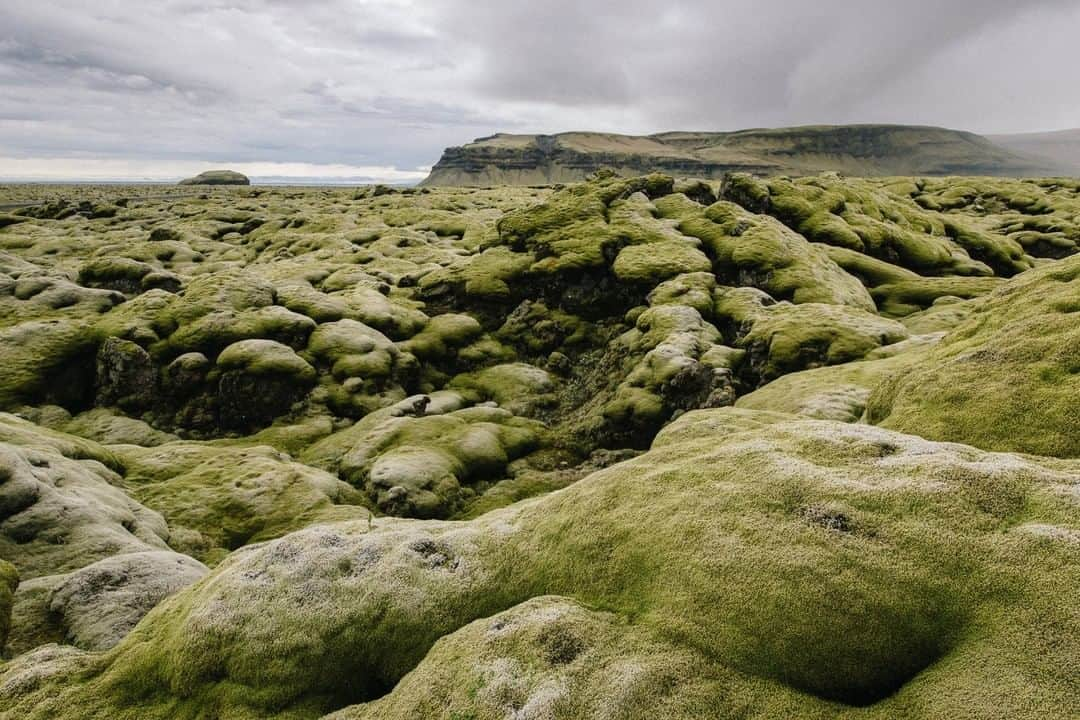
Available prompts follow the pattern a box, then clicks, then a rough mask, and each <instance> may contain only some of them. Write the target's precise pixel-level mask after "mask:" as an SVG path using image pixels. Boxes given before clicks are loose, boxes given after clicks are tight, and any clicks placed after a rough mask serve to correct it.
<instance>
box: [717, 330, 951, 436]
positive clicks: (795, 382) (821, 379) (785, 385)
mask: <svg viewBox="0 0 1080 720" xmlns="http://www.w3.org/2000/svg"><path fill="white" fill-rule="evenodd" d="M940 339H941V333H939V334H937V335H931V336H924V337H922V338H918V339H916V338H912V341H903V342H900V343H897V344H896V347H898V346H906V347H905V348H904V351H903V352H897V353H895V354H893V355H890V356H888V357H881V358H878V357H875V353H874V352H870V353H868V354H867V359H865V360H861V361H854V362H847V363H842V364H840V365H827V366H824V367H818V368H812V369H810V370H803V371H800V372H793V373H788V374H786V375H783V376H781V377H778V378H776V379H775V380H773V381H771V382H769V383H767V384H765V385H763V386H761V387H759V388H758V389H757V390H754V391H753V392H751V393H748V394H746V395H743V396H742V397H740V398H739V399H738V400H737V401H736V403H735V407H737V408H745V409H747V410H756V411H765V410H771V411H776V412H782V413H791V414H793V415H801V416H805V417H810V418H816V419H819V420H837V421H840V422H857V421H859V420H860V419H862V418H863V414H864V411H865V410H866V403H867V400H868V399H869V398H870V394H871V393H872V392H873V391H874V390H875V389H876V388H877V387H878V385H880V384H881V383H882V382H884V381H885V380H887V379H888V378H889V377H890V375H892V374H893V373H896V372H902V371H903V370H905V369H907V368H911V367H913V366H915V365H916V364H918V363H919V362H920V361H921V360H922V359H923V358H924V357H925V354H926V352H927V351H928V350H929V348H930V347H932V346H933V344H934V343H936V342H937V341H939V340H940ZM884 349H887V348H884Z"/></svg>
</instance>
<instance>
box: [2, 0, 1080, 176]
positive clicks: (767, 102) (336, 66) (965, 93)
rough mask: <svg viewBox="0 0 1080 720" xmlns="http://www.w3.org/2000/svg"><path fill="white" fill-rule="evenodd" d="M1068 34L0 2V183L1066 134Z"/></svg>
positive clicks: (703, 19)
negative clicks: (600, 138) (502, 146)
mask: <svg viewBox="0 0 1080 720" xmlns="http://www.w3.org/2000/svg"><path fill="white" fill-rule="evenodd" d="M1078 33H1080V4H1078V3H1076V2H1075V0H1035V1H1033V2H1030V1H1029V2H1026V3H1022V4H1020V3H1015V2H1002V1H1000V0H958V1H954V2H951V3H942V2H940V1H939V0H934V1H931V0H908V2H905V3H897V2H893V1H892V0H887V1H886V0H878V1H868V0H862V1H856V0H821V1H819V2H815V3H808V2H802V1H801V0H771V1H770V0H759V1H758V2H754V3H748V2H745V0H740V2H734V1H731V0H715V1H713V2H679V1H677V0H669V2H666V3H659V4H658V3H654V2H644V1H643V0H620V1H618V2H614V1H609V0H594V1H592V2H587V3H586V2H571V1H570V0H548V1H547V2H544V3H537V2H531V1H529V2H526V1H524V0H501V1H499V2H495V1H494V0H317V1H311V0H304V1H301V0H201V1H200V0H167V1H165V2H155V3H140V2H135V1H134V0H100V1H99V2H96V3H93V4H87V3H85V2H82V1H81V0H79V1H78V2H76V1H75V0H69V1H49V0H42V1H39V2H33V3H3V4H0V97H2V98H3V101H2V102H0V175H4V174H10V173H5V172H4V160H3V158H21V160H20V165H19V167H21V168H26V167H30V166H31V165H32V161H33V160H34V159H48V158H72V157H78V158H101V159H102V160H103V161H104V160H114V161H119V160H120V159H127V160H134V159H143V160H153V159H156V160H158V161H159V162H160V164H161V167H162V168H166V167H174V168H179V163H184V162H192V161H197V160H204V161H209V162H270V163H274V162H277V163H286V162H291V163H296V162H305V163H315V164H329V163H336V164H340V165H347V166H350V167H352V168H354V169H356V174H360V173H361V172H363V173H367V172H377V169H378V168H383V167H386V166H397V167H399V168H409V169H412V168H415V167H417V166H420V165H424V164H430V163H431V162H433V161H434V160H435V159H436V158H437V157H438V154H439V151H440V150H441V149H442V148H443V147H444V146H446V145H450V144H459V143H462V142H465V141H468V140H469V139H471V138H472V137H474V136H478V135H485V134H489V133H492V132H496V131H500V130H506V131H518V132H526V131H528V132H535V131H543V132H556V131H560V130H567V129H595V130H607V131H623V132H633V133H639V132H654V131H659V130H666V129H673V128H695V129H734V128H739V127H754V126H767V125H787V124H799V123H825V122H858V121H866V122H882V121H892V122H913V123H925V124H938V125H946V126H952V127H964V128H969V129H974V130H977V131H985V132H994V131H998V132H1001V131H1005V132H1007V131H1021V130H1038V129H1049V128H1055V127H1070V126H1080V93H1077V92H1076V91H1075V89H1074V88H1073V83H1072V80H1071V75H1072V73H1071V68H1072V65H1073V64H1074V62H1075V58H1074V55H1075V52H1074V50H1073V48H1074V46H1075V38H1076V37H1077V35H1078ZM56 162H60V161H59V160H58V161H55V162H53V165H54V166H55V164H56ZM372 168H375V170H373V169H372ZM294 169H295V168H294ZM313 172H314V171H313Z"/></svg>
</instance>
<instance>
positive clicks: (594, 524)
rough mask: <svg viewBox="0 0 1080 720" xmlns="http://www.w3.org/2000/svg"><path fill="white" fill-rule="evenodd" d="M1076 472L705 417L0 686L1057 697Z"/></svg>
mask: <svg viewBox="0 0 1080 720" xmlns="http://www.w3.org/2000/svg"><path fill="white" fill-rule="evenodd" d="M1078 470H1080V469H1078V468H1077V467H1076V466H1075V463H1071V464H1070V463H1065V462H1063V461H1055V462H1051V463H1039V462H1036V461H1032V460H1025V459H1021V458H1019V457H1016V456H1010V455H992V454H987V453H985V452H982V451H978V450H975V449H972V448H968V447H964V446H959V445H944V444H935V443H930V442H927V441H925V440H921V439H919V438H914V437H911V436H905V435H901V434H898V433H894V432H890V431H887V430H883V429H878V428H872V427H866V426H853V425H845V424H837V423H829V422H822V421H809V420H801V421H799V420H793V419H791V418H790V416H784V415H781V414H777V413H764V414H762V413H751V412H747V411H741V412H740V411H732V410H713V411H699V412H695V413H690V414H687V415H686V416H684V417H683V418H681V419H680V420H678V421H677V422H676V423H674V424H673V425H672V426H671V427H670V428H669V429H668V430H666V431H665V432H663V433H661V434H660V436H659V437H658V438H657V441H656V443H655V445H654V448H653V449H652V450H651V451H650V452H649V453H647V454H645V455H643V456H640V457H639V458H637V459H635V460H632V461H629V462H626V463H622V464H620V465H618V466H615V467H613V468H610V469H608V470H605V471H601V472H598V473H595V474H593V475H592V476H590V477H589V478H587V479H585V480H582V481H579V482H578V483H576V484H575V485H573V486H571V487H570V488H567V489H566V490H563V491H562V492H559V493H555V494H552V495H549V496H547V497H545V498H542V499H539V500H535V501H531V502H528V503H524V504H521V505H517V506H515V507H513V508H511V509H508V510H505V511H501V512H496V513H492V514H489V515H486V516H484V517H482V518H480V519H478V520H475V521H472V522H470V523H465V524H462V523H451V524H438V523H415V522H392V523H387V524H385V525H381V524H380V525H377V526H376V527H375V528H374V529H371V530H369V527H368V525H367V523H366V522H364V523H346V524H339V525H332V526H321V527H317V528H312V529H309V530H304V531H301V532H298V533H294V534H292V535H289V536H286V537H285V538H282V539H280V540H277V541H274V542H271V543H268V544H264V545H261V546H258V547H255V548H252V549H250V550H248V551H245V552H242V553H239V554H237V555H236V556H234V557H233V558H231V559H230V560H228V561H227V562H225V563H224V564H223V565H222V566H220V567H219V568H218V569H217V570H216V571H215V572H214V573H213V575H212V576H211V578H210V579H209V580H208V581H206V582H203V583H200V584H199V585H197V586H195V587H194V588H191V589H189V590H187V591H183V592H181V593H180V594H179V595H177V596H175V597H173V598H171V599H169V600H166V601H165V602H164V603H162V604H161V605H160V606H158V608H156V609H155V610H154V611H152V612H151V613H150V615H149V616H148V617H147V618H146V620H145V621H144V622H142V623H141V624H140V625H139V626H138V627H137V628H136V629H135V630H134V631H133V633H132V634H130V635H129V636H128V637H127V638H126V639H125V640H124V641H123V642H121V644H120V645H119V646H117V647H116V648H115V649H114V651H112V652H110V653H108V654H104V655H82V654H69V655H64V656H57V655H56V654H55V652H54V651H51V650H41V651H38V653H36V654H29V655H25V656H23V657H22V658H20V659H19V660H17V661H15V662H13V663H10V664H9V665H8V666H6V667H5V668H4V670H3V671H2V672H3V674H2V675H0V688H2V690H3V692H5V693H6V694H5V697H7V698H8V699H9V702H10V705H9V707H10V708H11V709H10V710H9V714H10V713H17V714H18V716H19V717H30V718H33V717H45V716H49V717H66V716H68V714H70V713H72V712H78V713H80V715H79V716H80V717H86V712H87V708H93V710H91V717H95V716H99V717H105V716H106V715H111V716H113V717H124V716H125V713H126V714H127V715H130V714H131V713H133V712H134V713H137V714H138V715H139V716H140V717H143V718H153V717H166V716H168V717H195V716H199V715H205V714H206V713H208V712H209V713H214V714H218V715H223V716H228V717H256V716H262V717H268V716H281V717H313V716H316V715H318V714H319V713H321V712H326V711H328V710H334V709H337V708H343V707H345V706H349V705H352V704H354V703H361V704H359V705H355V706H354V707H349V708H348V709H346V710H342V716H343V717H415V716H417V715H418V714H421V715H424V714H425V712H426V711H431V709H432V694H431V691H432V690H433V689H436V688H447V687H448V686H447V684H446V683H447V678H448V677H456V678H462V679H466V680H468V681H469V682H471V683H473V684H474V685H475V687H476V692H468V691H467V688H468V687H472V685H469V686H466V688H464V689H460V688H459V690H463V691H461V692H459V691H457V690H455V691H452V692H451V694H450V695H449V696H442V695H440V697H443V698H444V699H443V701H442V702H441V703H440V706H441V708H442V709H441V710H440V711H439V712H437V713H436V714H435V716H436V717H453V716H455V715H453V714H452V713H457V714H458V715H456V716H460V715H461V714H462V713H473V714H475V716H478V717H480V716H495V713H496V712H497V711H498V709H499V708H501V707H504V704H505V703H513V702H514V701H515V700H514V698H515V697H517V698H522V699H523V700H524V701H525V702H529V701H530V699H532V701H533V702H534V706H537V707H540V706H545V707H549V708H550V712H551V713H553V715H552V716H553V717H576V716H577V715H575V714H574V713H575V712H579V711H580V709H581V708H588V707H594V706H596V704H598V703H599V704H604V705H609V706H615V707H619V706H622V707H625V708H626V711H627V712H628V713H631V714H633V715H637V716H642V715H649V714H655V713H656V712H658V711H659V709H662V708H681V710H680V713H678V714H681V713H684V712H691V710H692V709H694V708H696V709H697V710H698V712H699V713H700V714H702V715H704V716H709V717H726V716H729V715H730V714H731V713H732V712H736V711H740V709H745V708H746V703H747V702H750V703H752V705H753V707H755V708H756V710H757V711H761V712H767V713H768V712H773V713H777V712H778V713H780V714H788V715H797V716H800V717H822V718H824V717H836V716H837V715H838V714H840V715H841V716H847V715H850V716H852V717H854V716H856V715H858V716H861V717H896V716H898V715H904V714H910V713H911V712H920V713H924V714H926V713H929V714H930V715H932V716H937V717H944V716H948V715H950V714H954V713H966V714H969V715H971V714H972V713H974V714H975V716H981V717H989V716H991V715H994V714H1000V713H1005V714H1007V715H1009V716H1010V717H1045V716H1046V715H1047V714H1050V715H1053V714H1055V713H1056V714H1067V713H1068V712H1069V708H1071V707H1072V700H1074V699H1075V695H1074V690H1072V689H1070V687H1071V683H1070V680H1069V677H1068V676H1067V675H1063V674H1061V673H1060V672H1059V670H1060V668H1062V667H1069V664H1070V663H1071V662H1073V660H1072V659H1073V658H1074V657H1075V656H1076V654H1077V651H1078V648H1077V647H1076V646H1075V645H1076V643H1075V640H1074V638H1076V637H1077V634H1076V632H1075V630H1076V628H1075V618H1074V617H1073V615H1074V614H1073V613H1072V612H1071V608H1070V607H1069V605H1068V602H1067V601H1066V600H1065V598H1066V597H1069V593H1068V592H1058V593H1045V592H1043V591H1042V588H1043V585H1044V583H1046V582H1051V581H1052V582H1054V583H1055V584H1057V586H1058V587H1060V588H1073V587H1076V586H1077V584H1078V583H1080V576H1078V575H1077V573H1076V572H1075V571H1074V570H1072V569H1069V568H1070V566H1069V565H1068V564H1067V563H1066V562H1065V559H1066V558H1067V557H1068V556H1069V555H1070V554H1071V553H1072V552H1073V550H1074V547H1075V545H1074V543H1075V540H1074V539H1072V540H1071V539H1070V538H1072V537H1073V536H1074V535H1075V534H1076V532H1077V531H1076V530H1075V529H1073V528H1074V527H1075V524H1076V522H1077V516H1076V508H1075V505H1074V504H1073V503H1071V502H1070V501H1068V500H1067V499H1065V498H1064V496H1063V494H1062V493H1063V492H1074V491H1075V488H1076V482H1077V478H1078V477H1080V475H1078V474H1077V471H1078ZM718 488H722V489H723V491H722V492H718ZM1021 559H1022V562H1021ZM546 595H555V596H559V597H562V598H568V599H566V600H562V599H559V597H556V598H550V599H545V598H544V597H543V596H546ZM533 598H539V599H533ZM312 601H315V602H317V607H318V611H317V612H313V611H312V607H311V605H310V603H311V602H312ZM578 603H580V605H578ZM582 606H583V607H582ZM585 608H591V609H589V610H586V609H585ZM504 611H505V612H504ZM500 612H504V614H502V615H497V614H496V613H500ZM490 616H494V617H490ZM479 618H489V619H488V620H484V621H481V622H480V623H479V624H474V625H469V623H471V622H473V621H474V620H477V619H479ZM440 637H443V638H444V639H443V640H442V641H440V642H439V643H437V644H436V640H437V639H438V638H440ZM433 645H434V649H433V648H432V646H433ZM638 654H641V655H643V656H648V657H653V658H658V659H661V660H663V662H658V663H657V664H655V665H649V664H646V665H645V667H652V668H653V670H652V671H651V672H640V673H636V674H634V675H632V676H631V678H632V679H628V678H627V677H626V676H625V675H623V674H622V673H620V671H619V669H618V668H619V666H618V665H617V664H616V665H612V664H610V663H608V662H592V661H589V660H588V659H589V658H592V659H594V660H599V659H600V658H604V657H608V658H611V662H614V660H615V658H617V657H628V658H632V657H634V656H636V655H638ZM425 658H426V659H425ZM500 658H502V659H503V660H502V661H501V662H497V661H498V660H499V659H500ZM50 663H51V665H50ZM518 663H525V664H524V665H522V666H521V667H520V668H518V667H517V664H518ZM45 667H52V668H54V669H52V670H51V671H49V672H48V673H42V669H43V668H45ZM676 667H687V668H695V670H694V671H693V672H690V673H688V674H686V675H680V676H678V677H677V678H676V677H673V676H672V675H671V674H670V673H669V672H663V669H664V668H668V669H669V670H670V669H671V668H676ZM410 670H412V671H413V673H412V674H411V675H409V676H408V677H405V675H406V673H407V672H409V671H410ZM623 672H625V671H623ZM30 677H36V678H37V680H36V681H33V682H31V681H29V678H30ZM403 677H405V679H404V680H402V681H401V682H399V680H401V678H403ZM620 677H621V678H622V682H619V680H618V678H620ZM481 679H484V680H485V681H484V682H483V683H480V680H481ZM559 680H562V681H563V683H562V684H561V685H559V684H558V681H559ZM553 683H555V685H553ZM545 688H546V690H545ZM597 693H599V696H598V695H597ZM973 697H977V698H978V701H977V703H976V704H975V705H973V704H972V703H973V702H974V701H973ZM549 703H550V704H549ZM855 708H858V709H855ZM95 713H96V715H95ZM425 716H426V715H425Z"/></svg>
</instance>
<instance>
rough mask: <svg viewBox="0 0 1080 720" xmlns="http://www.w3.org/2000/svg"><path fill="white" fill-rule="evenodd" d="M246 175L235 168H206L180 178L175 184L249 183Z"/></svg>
mask: <svg viewBox="0 0 1080 720" xmlns="http://www.w3.org/2000/svg"><path fill="white" fill-rule="evenodd" d="M250 184H251V180H250V179H248V177H247V176H246V175H243V174H241V173H238V172H236V171H235V170H207V171H206V172H204V173H199V174H198V175H196V176H195V177H192V178H188V179H187V180H181V181H180V182H178V183H177V185H250Z"/></svg>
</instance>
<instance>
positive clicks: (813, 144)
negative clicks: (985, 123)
mask: <svg viewBox="0 0 1080 720" xmlns="http://www.w3.org/2000/svg"><path fill="white" fill-rule="evenodd" d="M601 167H609V168H612V169H614V170H616V171H617V172H619V173H621V174H625V175H640V174H642V173H647V172H651V171H662V172H666V173H670V174H674V175H679V176H686V177H704V178H719V177H721V176H722V175H723V174H724V173H725V172H728V171H732V170H738V171H747V172H753V173H757V174H761V175H811V174H815V173H819V172H823V171H827V170H835V171H839V172H842V173H845V174H848V175H853V176H875V175H1018V176H1019V175H1024V176H1031V175H1046V174H1056V173H1054V172H1053V171H1054V169H1055V163H1052V162H1049V161H1047V160H1044V159H1041V158H1035V157H1029V156H1028V155H1027V154H1021V153H1019V152H1017V151H1015V150H1012V149H1009V148H1007V147H1003V146H1000V145H996V144H994V143H993V142H991V141H990V140H988V139H987V138H985V137H982V136H980V135H975V134H973V133H969V132H963V131H959V130H948V129H945V128H935V127H919V126H911V125H834V126H829V125H814V126H804V127H792V128H775V129H754V130H740V131H737V132H667V133H660V134H657V135H648V136H633V135H616V134H609V133H589V132H569V133H560V134H558V135H510V134H504V133H500V134H498V135H492V136H491V137H486V138H479V139H477V140H475V141H473V142H471V143H469V144H468V145H463V146H461V147H451V148H447V149H446V150H445V151H444V152H443V156H442V158H441V159H440V160H439V162H438V163H437V164H436V165H435V166H434V167H433V168H432V171H431V174H430V175H429V176H428V177H427V179H425V180H424V181H423V183H422V184H424V185H499V184H510V185H541V184H548V183H557V182H573V181H577V180H582V179H584V178H585V177H586V176H587V175H588V174H589V173H591V172H593V171H595V170H597V169H599V168H601ZM1058 170H1059V172H1060V168H1059V169H1058Z"/></svg>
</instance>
